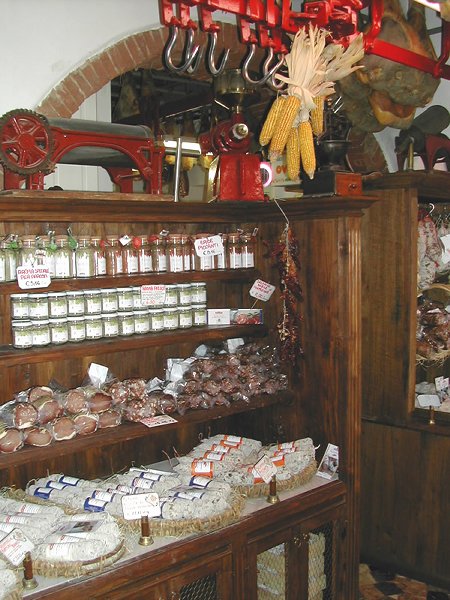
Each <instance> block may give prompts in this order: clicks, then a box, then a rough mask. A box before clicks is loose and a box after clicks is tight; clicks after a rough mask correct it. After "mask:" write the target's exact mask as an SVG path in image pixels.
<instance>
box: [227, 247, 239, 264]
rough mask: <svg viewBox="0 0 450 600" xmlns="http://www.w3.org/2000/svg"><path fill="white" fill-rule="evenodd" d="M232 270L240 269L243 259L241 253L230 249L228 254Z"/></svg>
mask: <svg viewBox="0 0 450 600" xmlns="http://www.w3.org/2000/svg"><path fill="white" fill-rule="evenodd" d="M228 258H229V263H230V265H229V266H230V269H240V268H241V267H242V257H241V253H240V252H236V250H234V248H230V250H229V253H228Z"/></svg>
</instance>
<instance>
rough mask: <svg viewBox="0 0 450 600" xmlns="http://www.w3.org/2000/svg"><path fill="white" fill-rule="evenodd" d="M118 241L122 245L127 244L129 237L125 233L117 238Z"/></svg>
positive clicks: (129, 240)
mask: <svg viewBox="0 0 450 600" xmlns="http://www.w3.org/2000/svg"><path fill="white" fill-rule="evenodd" d="M119 242H120V243H121V244H122V246H128V244H129V243H130V242H131V237H130V236H129V235H127V234H125V235H123V236H122V237H121V238H119Z"/></svg>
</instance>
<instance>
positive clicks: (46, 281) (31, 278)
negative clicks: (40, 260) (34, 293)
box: [17, 267, 51, 290]
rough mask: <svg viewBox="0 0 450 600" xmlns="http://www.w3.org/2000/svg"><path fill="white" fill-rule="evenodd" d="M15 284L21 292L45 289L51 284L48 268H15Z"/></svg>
mask: <svg viewBox="0 0 450 600" xmlns="http://www.w3.org/2000/svg"><path fill="white" fill-rule="evenodd" d="M17 283H18V284H19V287H20V289H21V290H31V289H33V288H46V287H48V286H49V285H50V283H51V278H50V270H49V268H48V267H17Z"/></svg>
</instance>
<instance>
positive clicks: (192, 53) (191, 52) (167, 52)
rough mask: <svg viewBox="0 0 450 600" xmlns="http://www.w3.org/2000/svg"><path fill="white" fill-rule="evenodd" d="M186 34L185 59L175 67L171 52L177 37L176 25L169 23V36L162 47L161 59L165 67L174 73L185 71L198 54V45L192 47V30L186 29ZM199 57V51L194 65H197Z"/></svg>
mask: <svg viewBox="0 0 450 600" xmlns="http://www.w3.org/2000/svg"><path fill="white" fill-rule="evenodd" d="M187 35H188V37H187V46H186V52H185V54H186V59H185V62H184V64H181V65H179V66H178V67H177V66H175V65H174V64H173V61H172V56H171V53H172V50H173V47H174V46H175V44H176V41H177V38H178V27H177V26H176V25H171V33H170V38H169V40H168V42H167V44H166V47H165V48H164V55H163V60H164V64H165V65H166V67H167V68H168V69H169V70H170V71H173V72H174V73H184V72H185V71H187V70H188V69H189V68H190V67H191V65H192V63H193V62H194V60H195V58H196V56H197V54H198V51H199V46H195V47H194V48H193V47H192V46H193V41H194V31H193V30H192V29H188V34H187ZM199 58H201V53H200V56H199V57H197V61H196V67H197V66H198V62H199V60H198V59H199ZM196 67H195V68H196Z"/></svg>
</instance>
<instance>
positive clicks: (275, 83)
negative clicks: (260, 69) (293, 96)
mask: <svg viewBox="0 0 450 600" xmlns="http://www.w3.org/2000/svg"><path fill="white" fill-rule="evenodd" d="M278 59H279V60H280V59H281V65H280V67H279V68H281V67H282V66H283V64H284V54H278ZM278 64H279V63H278ZM277 66H278V65H277ZM278 71H279V69H278V68H277V69H276V70H275V72H274V73H272V75H271V77H269V79H268V80H267V82H266V83H267V85H268V86H269V87H270V89H272V90H274V91H275V92H279V91H281V90H283V89H284V88H285V87H286V86H287V83H285V82H284V81H280V80H279V79H276V77H275V75H276V74H277V73H278Z"/></svg>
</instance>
